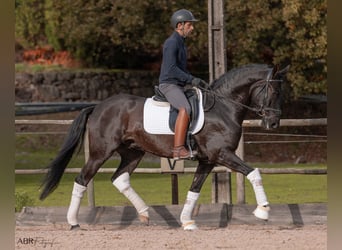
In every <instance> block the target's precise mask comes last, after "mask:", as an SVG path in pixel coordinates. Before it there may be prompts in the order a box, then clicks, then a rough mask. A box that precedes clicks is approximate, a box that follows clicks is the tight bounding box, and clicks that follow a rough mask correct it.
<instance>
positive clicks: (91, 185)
mask: <svg viewBox="0 0 342 250" xmlns="http://www.w3.org/2000/svg"><path fill="white" fill-rule="evenodd" d="M88 132H89V131H88V128H87V129H86V132H85V135H84V160H85V162H86V163H87V162H88V159H89V133H88ZM87 193H88V206H89V207H90V208H94V207H95V193H94V180H93V179H91V180H90V182H89V183H88V186H87Z"/></svg>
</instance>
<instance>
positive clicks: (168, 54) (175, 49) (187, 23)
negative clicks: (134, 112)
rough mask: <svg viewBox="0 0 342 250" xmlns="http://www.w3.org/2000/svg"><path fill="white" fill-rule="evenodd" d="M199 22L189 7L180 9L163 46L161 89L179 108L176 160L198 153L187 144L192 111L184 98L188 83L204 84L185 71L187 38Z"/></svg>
mask: <svg viewBox="0 0 342 250" xmlns="http://www.w3.org/2000/svg"><path fill="white" fill-rule="evenodd" d="M196 21H198V20H197V19H195V17H194V15H193V14H192V13H191V12H190V11H189V10H186V9H181V10H177V11H176V12H174V13H173V15H172V17H171V26H172V28H173V29H174V32H173V33H172V34H171V35H170V36H169V37H168V38H167V39H166V40H165V42H164V45H163V59H162V64H161V69H160V76H159V90H160V91H161V92H162V93H163V94H164V95H165V97H166V99H167V100H168V102H169V103H170V104H171V105H172V106H173V107H174V108H176V109H177V110H178V116H177V119H176V124H175V136H174V147H173V150H172V152H173V158H174V159H186V158H189V157H192V156H194V155H196V154H197V152H196V151H192V155H191V153H190V152H189V150H188V149H186V148H185V147H184V143H185V136H186V132H187V129H188V126H189V117H190V113H191V108H190V104H189V102H188V100H187V98H186V97H185V94H184V87H185V85H186V84H192V85H194V86H199V85H201V84H205V82H204V81H203V80H201V79H200V78H197V77H194V76H193V75H191V74H190V73H189V72H188V71H187V70H186V62H187V49H186V46H185V38H186V37H188V36H189V35H190V33H191V32H192V31H193V29H194V26H193V22H196Z"/></svg>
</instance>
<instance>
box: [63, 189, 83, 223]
mask: <svg viewBox="0 0 342 250" xmlns="http://www.w3.org/2000/svg"><path fill="white" fill-rule="evenodd" d="M86 190H87V187H85V186H82V185H80V184H78V183H76V182H74V188H73V190H72V195H71V201H70V206H69V209H68V214H67V220H68V223H69V224H70V225H72V226H75V225H77V224H78V221H77V215H78V210H79V208H80V206H81V200H82V197H83V194H84V192H85V191H86Z"/></svg>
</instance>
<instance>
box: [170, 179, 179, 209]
mask: <svg viewBox="0 0 342 250" xmlns="http://www.w3.org/2000/svg"><path fill="white" fill-rule="evenodd" d="M171 186H172V205H178V204H179V198H178V175H177V174H171Z"/></svg>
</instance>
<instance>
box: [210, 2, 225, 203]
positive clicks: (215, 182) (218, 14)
mask: <svg viewBox="0 0 342 250" xmlns="http://www.w3.org/2000/svg"><path fill="white" fill-rule="evenodd" d="M224 2H225V1H223V0H209V1H208V44H209V46H208V48H209V51H208V55H209V82H213V80H215V79H218V78H219V77H220V76H221V75H222V74H224V73H226V71H227V59H226V55H227V53H226V41H225V37H226V36H225V27H224ZM230 179H231V174H230V173H229V172H227V173H214V174H213V176H212V196H211V197H212V199H211V200H212V202H213V203H217V202H220V203H228V204H230V203H231V182H230Z"/></svg>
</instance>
